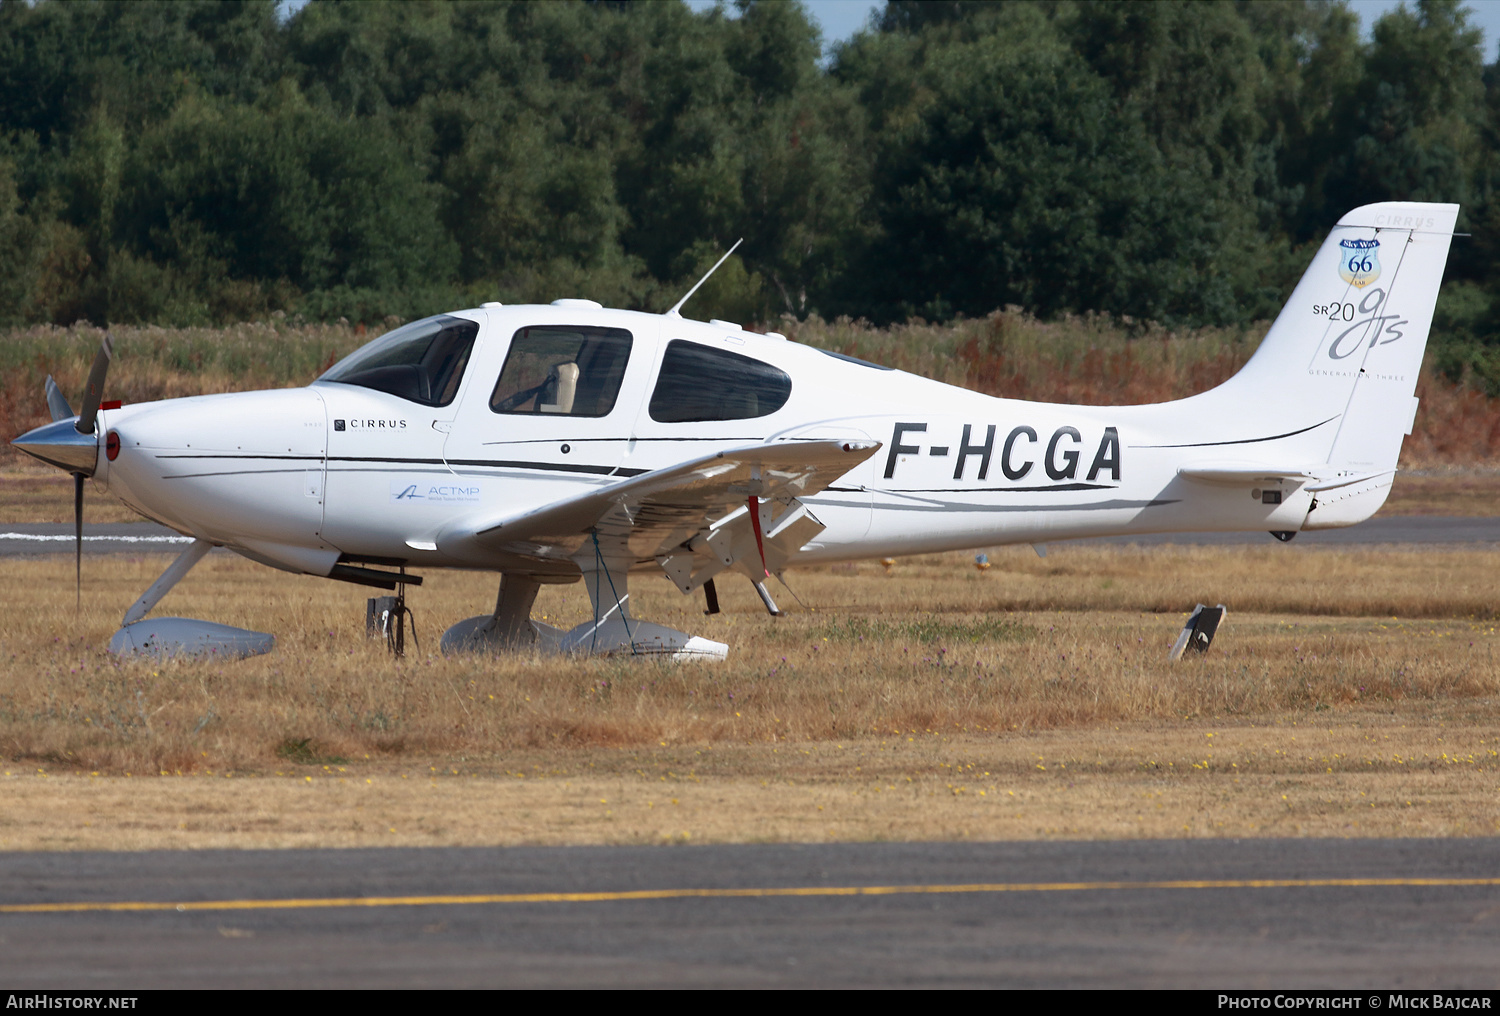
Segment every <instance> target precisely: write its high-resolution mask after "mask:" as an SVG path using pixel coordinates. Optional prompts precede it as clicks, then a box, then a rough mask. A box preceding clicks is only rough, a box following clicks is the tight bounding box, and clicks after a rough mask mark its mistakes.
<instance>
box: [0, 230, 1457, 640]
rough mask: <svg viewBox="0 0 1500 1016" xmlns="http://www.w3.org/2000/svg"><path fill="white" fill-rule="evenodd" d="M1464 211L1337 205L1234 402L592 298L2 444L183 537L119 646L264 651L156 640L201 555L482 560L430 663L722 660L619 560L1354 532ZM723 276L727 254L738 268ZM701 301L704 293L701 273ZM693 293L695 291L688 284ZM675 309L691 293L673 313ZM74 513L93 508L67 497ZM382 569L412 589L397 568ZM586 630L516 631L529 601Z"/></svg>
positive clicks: (650, 565) (396, 334)
mask: <svg viewBox="0 0 1500 1016" xmlns="http://www.w3.org/2000/svg"><path fill="white" fill-rule="evenodd" d="M1457 214H1458V206H1457V205H1448V204H1418V203H1406V202H1399V203H1398V202H1391V203H1384V204H1375V205H1367V206H1365V207H1363V208H1358V209H1355V210H1354V211H1352V212H1350V213H1349V214H1347V215H1345V216H1344V217H1343V218H1342V219H1341V220H1340V221H1339V223H1338V225H1337V226H1336V227H1335V228H1334V229H1333V231H1332V232H1331V233H1330V234H1329V236H1328V239H1327V240H1326V241H1325V242H1324V244H1323V245H1322V247H1321V249H1320V250H1319V251H1318V254H1317V256H1316V257H1315V258H1314V259H1313V261H1312V264H1311V266H1310V267H1309V268H1308V269H1307V272H1306V274H1305V275H1304V276H1303V278H1302V280H1301V282H1300V283H1299V284H1298V286H1297V288H1296V290H1295V292H1293V294H1292V296H1291V299H1290V301H1289V302H1288V303H1287V305H1286V307H1285V308H1284V309H1283V310H1282V312H1281V314H1280V316H1279V317H1278V318H1277V319H1276V322H1275V324H1274V325H1273V326H1272V327H1271V330H1270V332H1269V333H1268V334H1267V335H1266V337H1265V340H1264V341H1263V342H1262V343H1261V345H1260V347H1259V348H1258V349H1257V350H1256V352H1255V355H1254V356H1253V357H1252V358H1251V359H1250V361H1249V363H1248V364H1246V366H1245V367H1244V369H1243V370H1241V371H1240V372H1239V373H1238V374H1236V375H1235V376H1234V377H1232V378H1231V379H1229V380H1228V381H1227V382H1225V383H1224V384H1222V385H1220V386H1219V387H1217V388H1215V389H1213V390H1212V391H1208V392H1205V393H1203V394H1201V395H1195V396H1193V397H1191V398H1187V399H1182V400H1180V401H1176V402H1167V403H1161V404H1157V405H1144V406H1111V407H1102V406H1070V405H1057V404H1047V403H1034V402H1020V401H1016V400H1012V399H1003V398H992V397H990V396H987V395H980V394H977V393H974V392H969V391H964V390H962V389H959V388H954V387H952V386H950V385H945V384H940V383H938V382H936V381H930V380H926V379H924V378H920V377H914V376H912V375H910V374H906V373H903V372H901V371H896V370H890V369H887V368H884V367H879V366H876V365H874V364H870V363H865V362H862V361H860V360H855V359H852V358H850V357H846V356H841V355H839V354H836V353H828V352H825V351H823V350H819V349H814V348H811V347H808V346H804V345H800V344H797V343H795V342H789V341H786V340H785V339H784V338H782V337H781V336H779V335H776V334H774V333H773V334H767V335H759V334H754V333H751V332H747V331H744V330H743V329H741V328H740V327H739V326H738V325H735V324H731V323H728V322H724V321H712V322H708V323H704V322H699V321H690V320H685V319H684V318H682V317H681V316H680V315H679V313H678V310H679V308H681V306H682V303H683V302H685V301H686V300H687V298H688V297H684V298H683V301H682V302H679V303H678V305H677V306H676V307H674V308H673V309H672V310H671V311H669V312H668V313H666V314H665V315H660V314H646V313H638V312H634V311H621V310H606V309H604V308H603V307H601V306H600V305H598V304H597V303H594V302H592V301H589V300H558V301H556V302H554V303H552V304H551V305H549V306H502V305H500V304H498V303H491V304H485V305H484V306H482V307H479V308H477V309H474V310H465V311H457V312H454V313H452V314H443V315H439V316H437V317H431V318H426V319H425V320H421V321H416V322H413V323H411V324H408V325H405V326H403V327H401V328H397V329H395V330H394V331H391V332H389V333H387V334H385V335H383V336H381V337H380V338H378V339H376V340H374V341H373V342H371V343H369V344H368V345H366V346H364V347H363V348H361V349H359V350H357V351H356V352H354V353H353V354H351V355H350V356H348V357H346V358H345V359H343V360H342V361H340V362H339V363H338V364H336V365H335V366H334V367H333V368H332V369H330V370H329V371H327V372H326V373H325V374H324V375H323V376H322V377H320V378H318V380H317V381H315V382H314V383H313V384H312V385H310V386H309V387H306V388H300V389H285V390H280V391H262V392H245V393H238V394H229V395H206V396H199V397H195V398H184V399H173V400H169V401H163V402H152V403H145V404H141V405H132V406H123V407H122V406H119V405H118V404H117V403H104V404H103V405H101V392H102V390H103V381H104V375H105V372H106V370H107V367H108V364H109V358H110V355H111V353H110V346H109V340H108V339H107V338H106V340H105V345H104V347H103V348H102V349H101V350H100V353H99V356H98V358H97V359H96V361H95V364H94V369H93V371H92V373H91V374H90V378H89V390H88V395H87V400H88V401H87V404H86V405H85V407H84V410H83V412H82V413H81V414H79V415H77V416H75V415H74V413H73V411H72V409H71V408H69V406H68V404H67V401H66V400H65V399H64V398H63V397H62V395H61V394H60V393H59V392H58V391H57V388H56V385H55V384H53V383H52V381H51V379H50V378H49V379H48V386H47V387H48V392H47V397H48V404H49V406H50V408H51V411H52V416H53V419H54V421H55V422H53V423H52V424H50V425H47V426H44V427H40V428H37V429H36V430H33V431H31V432H30V433H27V434H25V435H24V436H22V437H20V438H17V439H16V440H15V441H14V442H13V443H14V444H15V445H16V447H18V448H20V449H22V450H23V451H25V452H28V453H29V454H31V455H34V456H36V457H37V458H39V459H42V460H43V461H46V462H49V463H52V464H54V465H56V466H59V467H61V468H62V469H65V470H68V471H69V472H72V473H74V474H75V475H76V476H77V478H78V479H77V503H78V504H79V505H81V498H82V480H83V477H84V476H92V477H93V479H94V483H95V485H96V487H99V488H101V489H105V490H108V491H111V492H113V493H114V494H116V495H117V496H119V497H120V498H122V499H123V500H124V501H125V502H126V503H127V504H129V505H130V506H131V507H132V508H134V509H135V510H136V511H138V512H140V513H141V514H142V515H145V516H146V517H148V518H151V519H155V520H156V521H158V522H160V523H162V524H164V525H167V526H170V527H171V528H173V529H175V530H177V531H178V532H180V533H183V534H185V535H187V536H190V537H192V538H193V540H194V542H193V543H192V545H191V546H190V547H189V548H188V549H187V550H186V551H185V552H184V553H183V555H182V556H181V557H180V558H179V559H178V560H177V561H176V562H175V563H174V564H173V565H172V566H171V567H169V568H168V569H167V571H166V573H165V574H163V575H162V577H161V578H160V579H158V580H157V582H156V583H155V584H154V585H153V586H152V587H151V588H150V589H149V590H147V592H146V593H145V595H143V596H142V597H141V598H140V600H138V601H137V602H136V603H135V605H134V606H132V607H131V608H130V610H129V611H128V612H127V613H126V615H125V619H124V627H123V628H121V630H120V631H119V632H118V633H117V634H116V635H115V638H114V640H113V641H112V642H111V649H112V650H114V651H116V652H128V651H140V650H143V649H153V648H155V649H170V648H184V647H185V648H188V649H193V648H203V647H207V648H211V649H217V650H221V651H225V652H236V651H238V652H256V651H264V650H265V649H267V648H269V646H270V644H271V641H272V640H271V638H270V637H269V636H264V635H261V634H260V633H253V632H243V631H241V630H240V629H233V628H228V627H226V626H223V625H214V624H210V623H209V622H204V621H191V620H187V619H180V618H176V619H174V618H166V619H160V620H158V621H150V620H143V618H144V617H145V615H146V613H147V612H148V611H149V610H150V609H151V608H152V607H153V606H154V605H155V604H156V603H157V601H159V600H160V599H161V597H162V596H163V595H164V594H165V593H166V592H167V590H169V589H170V588H171V587H172V585H173V584H175V583H176V582H177V581H178V580H179V579H180V578H181V577H182V576H183V575H184V574H185V573H186V572H187V571H188V569H190V568H191V567H192V566H193V565H194V564H195V563H196V562H197V561H199V560H200V559H201V558H202V557H203V555H204V554H205V553H207V551H208V550H209V549H210V548H211V547H215V546H222V547H227V548H229V549H231V550H233V551H235V552H237V553H239V554H242V555H244V556H245V557H248V558H250V559H252V560H254V561H259V562H261V563H263V564H267V565H270V566H272V567H275V568H281V569H284V570H286V571H291V572H297V573H305V574H308V575H319V576H327V577H329V578H335V579H343V580H347V581H353V582H362V583H365V584H369V585H374V586H381V587H384V588H388V589H390V588H395V587H396V586H397V585H399V584H403V583H406V582H411V583H416V582H420V579H419V578H417V577H416V576H413V575H408V574H406V569H407V568H470V569H483V570H489V571H498V572H500V575H501V578H500V591H499V596H498V600H497V603H496V606H495V610H494V613H493V614H492V615H481V616H479V617H475V618H471V619H469V620H467V621H464V622H460V623H459V624H457V625H455V626H453V627H452V628H450V629H449V630H448V632H447V633H446V634H445V636H444V638H443V648H444V649H445V651H456V650H464V649H471V650H478V649H488V650H495V649H505V648H520V649H524V648H531V647H536V648H540V649H551V650H559V651H564V652H568V651H571V652H592V653H667V654H675V655H680V656H695V655H698V656H706V657H722V656H724V655H725V653H726V652H727V647H726V646H724V645H723V644H721V643H717V642H710V641H708V640H706V639H703V638H696V637H692V636H690V635H688V634H686V633H683V632H678V631H674V630H672V629H670V628H666V627H663V626H661V625H656V624H651V623H648V622H644V621H639V620H637V619H635V618H634V617H632V616H631V613H630V610H629V596H628V591H627V589H628V582H629V577H630V575H631V573H632V572H636V573H639V572H646V571H661V572H664V573H665V574H666V576H667V577H668V578H669V579H670V580H671V581H672V582H673V583H674V584H675V585H676V586H677V587H678V588H679V589H680V590H681V591H682V592H683V593H691V592H693V591H694V590H696V589H698V588H700V587H704V588H705V594H706V596H707V598H708V600H709V607H710V610H714V609H717V595H716V592H715V590H714V587H713V584H712V580H713V579H714V577H715V576H716V575H718V574H720V573H721V572H727V571H738V572H741V573H742V574H744V575H745V576H747V577H748V578H749V579H750V580H751V581H752V582H753V583H755V585H756V588H757V590H758V591H759V592H760V595H761V597H762V599H763V600H764V602H765V604H766V606H767V608H768V609H769V610H771V611H772V612H773V613H774V612H775V609H776V608H775V605H774V603H773V602H772V601H771V597H770V595H769V593H768V592H767V591H766V588H765V585H764V580H765V579H766V578H767V577H768V576H769V575H771V574H773V573H774V574H779V573H780V572H781V571H782V570H783V569H785V568H787V567H788V566H791V565H796V564H804V563H806V564H812V563H819V562H831V561H841V560H850V559H856V558H870V557H885V556H894V555H902V554H921V553H932V552H936V551H947V550H958V549H972V548H979V547H989V546H994V545H999V544H1008V543H1033V544H1040V543H1045V542H1050V541H1055V540H1063V539H1069V538H1074V537H1085V536H1101V535H1113V534H1133V533H1160V532H1172V531H1198V530H1241V531H1248V530H1264V531H1268V532H1270V533H1271V534H1272V535H1274V536H1277V537H1278V538H1280V539H1283V540H1287V539H1290V538H1291V537H1292V535H1293V534H1295V533H1296V532H1297V531H1299V530H1304V529H1329V528H1334V527H1339V526H1349V525H1353V524H1355V523H1357V522H1361V521H1363V520H1364V519H1367V518H1369V517H1370V516H1371V515H1372V514H1374V512H1375V511H1376V509H1378V508H1379V507H1380V506H1381V504H1382V503H1384V501H1385V498H1386V495H1387V493H1388V492H1389V491H1390V487H1391V482H1392V479H1393V477H1394V474H1395V471H1396V459H1397V455H1398V453H1399V452H1400V449H1401V440H1402V436H1403V435H1404V434H1409V433H1410V432H1411V426H1412V421H1413V418H1414V415H1415V413H1416V408H1417V400H1416V399H1415V398H1414V397H1413V393H1414V391H1415V386H1416V381H1417V374H1418V370H1419V368H1420V366H1421V363H1422V352H1423V349H1424V347H1425V346H1426V342H1427V333H1428V329H1429V327H1430V325H1431V322H1432V314H1433V307H1434V304H1435V303H1436V300H1437V294H1438V286H1439V283H1440V282H1441V280H1442V275H1443V267H1444V264H1445V263H1446V260H1447V256H1448V245H1449V242H1450V239H1451V237H1452V235H1453V228H1454V223H1455V220H1456V217H1457ZM726 257H727V255H726ZM701 284H702V283H701V282H700V283H699V285H701ZM696 288H697V287H694V289H695V290H696ZM691 295H692V293H691V292H689V294H688V296H691ZM80 511H81V509H80ZM391 569H400V570H399V571H392V570H391ZM580 577H581V578H582V579H583V580H584V582H585V583H586V584H587V589H588V593H589V597H590V599H591V601H592V603H593V619H592V620H591V621H589V622H587V623H585V624H582V625H580V626H578V627H577V628H574V629H573V630H571V631H567V632H564V631H561V630H559V629H556V628H552V627H550V626H548V625H545V624H542V623H540V622H537V621H533V620H532V619H531V617H530V613H531V607H532V604H533V601H534V600H535V599H536V595H537V591H538V588H539V586H540V585H541V584H542V583H549V582H554V583H558V582H576V581H578V579H579V578H580Z"/></svg>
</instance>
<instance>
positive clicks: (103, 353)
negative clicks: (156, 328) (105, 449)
mask: <svg viewBox="0 0 1500 1016" xmlns="http://www.w3.org/2000/svg"><path fill="white" fill-rule="evenodd" d="M114 355H115V341H114V339H112V338H111V337H110V334H109V332H105V333H104V341H103V342H101V343H100V344H99V352H98V354H97V355H96V356H95V357H94V365H93V366H92V367H90V368H89V383H88V387H87V388H85V389H84V393H83V409H82V410H81V411H80V412H79V414H78V433H80V434H92V433H93V432H94V418H95V417H97V416H98V415H99V403H101V402H103V401H104V376H105V375H106V374H108V373H109V361H110V360H111V359H113V357H114Z"/></svg>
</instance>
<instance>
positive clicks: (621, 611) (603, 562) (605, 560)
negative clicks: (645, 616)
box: [562, 538, 729, 660]
mask: <svg viewBox="0 0 1500 1016" xmlns="http://www.w3.org/2000/svg"><path fill="white" fill-rule="evenodd" d="M609 551H610V548H609V547H607V546H605V545H601V543H600V542H599V540H598V539H597V538H593V539H590V541H589V542H588V543H587V544H585V545H584V548H583V549H582V550H581V551H580V552H579V553H578V555H577V556H576V557H574V558H573V561H574V563H575V564H577V565H578V567H579V569H580V570H581V571H582V572H583V582H584V585H585V587H587V589H588V591H589V603H590V604H591V606H592V607H593V614H594V616H593V619H592V620H590V621H586V622H584V623H583V624H581V625H579V626H578V627H577V628H574V629H573V630H572V631H570V632H568V634H567V635H565V636H564V637H563V640H562V649H563V651H564V652H574V653H585V654H588V655H607V656H672V657H676V658H679V659H693V658H696V659H711V660H722V659H724V657H725V656H726V655H728V653H729V647H728V646H726V645H725V644H724V643H722V642H713V641H710V640H709V639H705V638H700V637H698V636H696V635H689V634H687V633H686V632H681V631H677V630H676V629H673V628H668V627H667V626H665V625H660V624H653V623H651V622H650V621H638V620H636V619H635V618H633V617H631V616H630V590H629V585H628V583H629V579H630V566H631V565H632V564H634V563H635V562H634V561H633V560H632V559H630V558H627V557H620V556H615V555H612V554H610V553H609Z"/></svg>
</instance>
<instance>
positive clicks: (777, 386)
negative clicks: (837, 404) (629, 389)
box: [650, 339, 792, 423]
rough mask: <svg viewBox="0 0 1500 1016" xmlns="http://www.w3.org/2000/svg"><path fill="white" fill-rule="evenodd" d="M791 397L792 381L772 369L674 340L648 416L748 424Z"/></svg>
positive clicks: (670, 420) (675, 420) (674, 420)
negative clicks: (730, 421) (743, 421)
mask: <svg viewBox="0 0 1500 1016" xmlns="http://www.w3.org/2000/svg"><path fill="white" fill-rule="evenodd" d="M791 394H792V379H791V378H790V377H788V376H787V374H786V372H785V371H783V370H781V369H780V368H778V367H773V366H771V365H770V364H769V363H762V362H761V361H760V360H753V359H751V358H750V357H748V356H742V355H740V354H739V353H731V352H730V351H729V350H727V349H714V348H713V347H712V346H700V345H698V344H697V343H696V342H683V341H682V340H680V339H678V340H674V341H673V342H671V343H669V344H668V345H667V355H666V356H665V357H663V358H662V363H661V374H660V376H659V377H658V378H657V379H656V390H655V391H654V392H652V393H651V405H650V413H651V419H653V420H655V421H656V422H658V423H705V422H709V421H713V420H753V419H755V418H756V417H757V416H770V415H771V414H772V413H774V412H776V410H778V409H780V408H781V407H782V406H784V405H786V400H787V399H788V398H790V397H791Z"/></svg>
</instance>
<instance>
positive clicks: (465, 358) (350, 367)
mask: <svg viewBox="0 0 1500 1016" xmlns="http://www.w3.org/2000/svg"><path fill="white" fill-rule="evenodd" d="M478 334H479V325H478V324H476V323H475V322H473V321H466V320H464V319H463V318H456V317H449V316H448V315H446V314H442V315H439V316H437V317H430V318H424V319H423V320H421V321H413V322H412V323H411V324H409V325H403V326H401V327H400V328H397V329H396V330H395V331H391V332H387V333H386V334H384V335H382V336H381V337H380V338H378V339H376V340H375V341H374V342H371V343H369V344H368V345H364V346H361V347H360V348H359V349H356V350H355V351H354V352H352V353H350V354H349V355H348V356H346V357H344V358H343V359H342V360H340V361H339V362H338V363H336V364H334V365H333V366H332V367H331V368H329V370H328V371H327V372H326V373H325V374H324V375H323V376H322V377H320V378H318V380H319V381H336V382H338V383H339V384H346V385H359V386H360V387H361V388H373V389H375V390H376V391H378V392H386V393H388V394H390V395H394V396H396V397H397V398H402V399H407V400H409V401H411V402H420V403H421V404H422V405H424V406H446V405H448V403H450V402H452V401H453V397H454V396H455V395H456V394H458V383H459V381H461V380H462V379H463V375H464V367H466V366H467V365H468V363H469V352H470V351H471V350H472V349H473V348H474V338H475V336H477V335H478Z"/></svg>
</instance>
